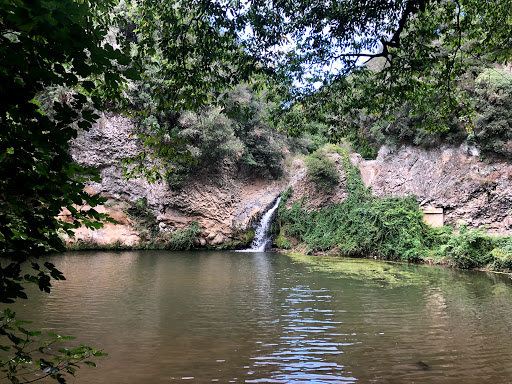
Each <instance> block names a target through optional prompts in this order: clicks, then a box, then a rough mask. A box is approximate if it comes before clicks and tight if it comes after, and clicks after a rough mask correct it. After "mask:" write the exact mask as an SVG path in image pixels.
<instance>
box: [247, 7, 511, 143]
mask: <svg viewBox="0 0 512 384" xmlns="http://www.w3.org/2000/svg"><path fill="white" fill-rule="evenodd" d="M511 6H512V2H511V1H510V0H505V1H502V0H493V1H484V0H460V1H458V0H454V1H436V0H433V1H428V0H408V1H383V0H372V1H365V2H361V1H357V0H349V1H342V2H326V1H323V0H317V1H251V2H249V5H248V6H247V7H246V8H244V9H243V11H241V13H240V22H241V23H242V25H244V27H245V29H247V28H246V27H247V25H250V30H251V34H250V36H249V37H248V38H246V39H244V43H245V44H246V45H248V46H249V47H250V49H251V50H252V51H253V52H256V53H258V52H266V53H268V55H270V56H272V58H273V61H274V63H275V65H276V66H277V67H278V68H279V71H278V72H279V73H280V74H285V76H287V77H289V78H290V77H291V79H292V82H293V85H295V87H293V88H292V89H291V91H290V93H289V94H288V97H287V98H286V107H285V108H284V109H283V111H282V112H283V115H284V114H285V113H287V114H288V116H286V119H285V121H286V122H287V123H288V124H290V125H291V126H292V132H293V127H297V128H300V124H298V123H300V122H302V121H304V119H308V118H318V117H322V118H324V119H326V120H328V121H329V124H330V125H331V134H332V136H333V137H334V138H337V137H338V138H339V137H342V136H346V135H350V134H352V133H354V129H355V128H354V127H353V126H351V124H350V122H351V117H353V116H354V115H355V114H357V113H359V112H360V111H361V110H363V111H365V112H366V113H368V114H376V115H379V116H380V117H381V118H390V117H391V116H392V115H393V114H394V112H395V111H396V110H398V109H400V108H401V107H402V105H403V104H404V103H406V102H408V103H409V104H410V105H411V110H410V113H411V114H423V115H424V117H425V119H424V121H423V122H422V123H423V125H425V126H428V127H429V128H430V129H431V130H440V129H443V128H444V126H445V124H446V121H447V119H448V118H449V116H452V115H453V114H455V115H456V117H457V118H458V119H459V121H460V122H461V124H465V123H467V121H468V120H471V113H472V105H471V100H469V99H468V95H467V94H466V93H465V92H464V91H463V90H461V89H460V87H458V85H459V84H460V83H461V82H462V81H464V75H465V74H466V69H467V67H468V66H469V65H470V64H471V62H473V61H474V60H475V59H476V60H484V61H486V62H487V63H499V64H504V63H507V62H509V61H510V58H511V57H512V40H511V39H512V14H511V12H510V9H511ZM426 112H428V113H426ZM297 115H299V116H297ZM301 117H302V118H301ZM356 131H357V129H356ZM356 133H357V132H356Z"/></svg>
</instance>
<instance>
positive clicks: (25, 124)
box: [0, 0, 138, 382]
mask: <svg viewBox="0 0 512 384" xmlns="http://www.w3.org/2000/svg"><path fill="white" fill-rule="evenodd" d="M115 3H116V2H115V1H114V0H100V1H87V0H85V1H73V0H62V1H57V2H50V1H43V0H37V1H31V2H22V1H14V0H3V1H2V2H1V6H0V25H1V27H0V63H1V64H0V99H1V100H2V103H1V104H0V173H1V174H2V180H1V181H0V256H1V265H0V302H2V303H12V302H13V301H15V300H17V299H24V298H26V297H27V296H26V293H25V292H24V287H23V284H24V283H34V284H37V285H38V286H39V288H40V289H41V290H42V291H45V292H50V289H51V280H52V279H55V280H62V279H64V276H63V275H62V273H61V272H60V271H59V270H58V269H57V268H56V267H55V266H54V265H53V264H51V263H44V264H43V265H41V264H40V263H39V262H38V261H37V258H38V257H39V256H40V255H42V254H45V253H49V252H54V251H60V250H63V249H64V246H63V243H62V240H61V238H60V234H62V233H66V234H68V235H72V234H73V229H75V228H78V227H80V226H81V225H85V226H87V227H89V228H93V229H94V228H99V227H101V225H102V224H101V221H103V220H108V218H107V217H106V215H104V214H101V213H99V212H98V211H96V210H95V209H94V207H96V206H97V205H99V204H101V203H103V202H104V201H105V200H104V199H103V198H101V197H100V196H98V195H91V194H89V193H87V192H86V191H85V190H84V187H85V184H86V183H87V182H88V181H99V177H98V174H97V172H95V171H94V170H92V169H84V168H83V167H81V166H78V165H76V164H74V163H73V162H72V159H71V156H70V154H69V151H68V142H69V140H71V139H73V138H75V137H76V135H77V130H78V129H89V128H90V127H91V126H92V124H93V123H94V122H96V120H97V119H98V118H99V116H98V115H97V113H96V111H97V110H102V109H104V108H105V107H106V106H107V104H109V105H111V106H112V105H114V104H115V103H120V102H121V101H122V91H123V87H124V84H125V82H126V79H128V78H129V79H135V78H137V77H138V73H137V71H136V70H135V69H134V68H133V67H132V66H131V60H130V57H129V56H128V55H127V53H128V52H127V47H126V46H124V45H123V44H117V43H116V42H115V41H110V42H107V41H106V40H105V39H106V36H107V30H108V27H109V26H110V25H112V24H113V23H115V21H114V20H113V17H112V14H111V12H110V11H111V10H112V9H113V7H114V5H115ZM114 47H118V48H114ZM62 90H64V91H65V92H61V91H62ZM52 92H53V93H52ZM57 93H62V97H53V95H54V94H57ZM41 103H43V104H44V108H43V107H41ZM27 262H29V263H30V264H29V265H27V268H26V270H25V271H26V273H25V274H24V275H22V264H28V263H27ZM29 266H30V267H31V268H30V267H29ZM8 317H9V316H8V315H7V314H6V315H5V316H4V318H3V319H4V322H3V323H2V325H1V326H0V332H1V336H2V339H3V340H4V339H5V338H8V339H9V340H10V342H11V343H12V344H13V346H12V347H11V350H10V351H11V352H15V353H16V356H18V357H19V359H18V360H16V359H14V360H9V362H8V363H6V364H4V365H5V366H8V370H9V373H8V377H9V379H10V380H11V381H12V382H18V380H19V379H18V378H17V376H16V374H15V372H16V369H18V368H19V364H24V363H25V362H26V361H28V357H27V350H26V349H23V348H22V347H23V345H21V344H20V343H21V341H20V340H21V339H20V338H17V337H15V336H13V334H12V333H11V329H10V328H9V327H11V326H12V325H11V320H9V319H8ZM14 324H18V323H14ZM15 327H17V326H16V325H15ZM14 330H15V331H16V330H18V331H20V332H22V333H23V332H24V331H23V329H22V328H19V327H18V328H16V329H14ZM26 335H27V336H30V337H32V336H36V335H35V334H30V333H27V334H26ZM2 343H4V342H2ZM20 348H22V349H20ZM84 348H85V347H84ZM86 349H87V348H85V349H82V350H81V351H78V350H77V354H82V355H83V353H88V352H87V351H86ZM21 351H22V352H23V353H22V352H21ZM39 351H40V352H41V353H42V354H45V353H47V351H46V350H39ZM62 353H63V354H64V357H63V359H64V358H69V362H73V361H75V360H74V357H73V355H69V356H67V357H65V353H64V352H62ZM44 364H47V365H46V366H45V367H43V359H41V360H40V364H39V365H40V368H43V369H45V368H48V369H49V370H50V371H51V372H52V373H51V374H50V375H49V376H50V377H51V378H53V379H55V380H57V381H59V382H64V381H65V380H64V378H63V377H61V373H59V371H60V370H62V369H65V368H63V365H59V367H60V368H59V369H58V370H56V371H54V368H55V365H52V364H53V363H49V362H48V363H44ZM58 364H67V363H65V362H64V360H63V362H62V363H60V362H59V363H58ZM73 364H74V363H72V364H71V365H69V371H68V372H70V371H71V370H72V369H74V368H73V367H74V365H73ZM16 367H18V368H16Z"/></svg>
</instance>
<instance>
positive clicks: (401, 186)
mask: <svg viewBox="0 0 512 384" xmlns="http://www.w3.org/2000/svg"><path fill="white" fill-rule="evenodd" d="M351 161H352V163H354V164H357V165H359V168H360V170H361V176H362V178H363V181H364V183H365V184H366V186H369V187H371V188H372V193H373V194H375V195H378V196H404V195H408V194H412V195H415V196H416V197H417V200H418V202H419V203H420V205H421V206H422V207H439V208H442V209H443V211H444V216H445V223H451V224H455V225H457V224H459V223H461V222H464V223H466V224H467V225H468V226H469V227H473V228H477V227H482V226H484V228H486V229H487V230H489V231H496V232H506V231H508V230H509V229H510V226H511V224H512V217H511V211H510V209H511V207H512V180H511V175H512V164H510V163H508V162H506V161H502V160H497V159H483V158H482V157H480V154H479V151H478V150H477V149H476V148H474V147H468V146H467V145H465V144H463V145H461V146H460V147H448V146H442V147H440V148H435V149H428V150H426V149H422V148H417V147H410V146H401V147H399V148H397V149H394V150H391V149H390V148H389V147H386V146H384V147H382V148H381V149H380V151H379V154H378V157H377V159H376V160H372V161H368V160H363V159H362V158H361V156H359V155H357V154H353V155H351Z"/></svg>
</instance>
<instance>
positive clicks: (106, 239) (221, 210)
mask: <svg viewBox="0 0 512 384" xmlns="http://www.w3.org/2000/svg"><path fill="white" fill-rule="evenodd" d="M132 128H133V126H132V123H131V121H130V119H129V118H128V117H124V116H119V115H113V114H106V115H103V116H102V117H101V119H100V120H99V122H98V123H97V124H96V125H95V126H93V127H92V128H91V129H90V130H89V131H88V132H81V133H80V135H79V137H78V138H77V139H76V140H75V141H74V142H73V143H72V144H71V154H72V156H73V159H74V160H75V161H76V162H78V163H79V164H81V165H83V166H90V167H94V168H96V169H97V170H98V171H99V172H100V175H101V178H102V181H101V183H92V184H90V185H89V186H88V188H89V190H90V191H91V192H94V193H100V194H102V195H103V196H105V197H107V198H108V199H109V200H108V202H107V205H106V207H107V208H106V210H107V212H109V213H113V214H115V216H116V219H117V220H118V221H119V222H121V223H122V224H121V226H120V227H117V229H116V230H115V231H113V230H112V228H110V225H108V224H107V225H108V226H107V227H105V228H104V229H103V230H100V231H96V232H91V231H88V230H85V229H81V230H79V231H77V233H76V239H75V240H71V239H69V240H68V241H79V240H80V241H85V242H92V243H95V244H106V243H114V242H116V241H118V242H120V243H121V244H127V245H133V244H134V243H135V242H136V240H135V237H136V236H138V235H137V233H138V231H137V229H136V228H135V227H136V225H135V223H133V220H130V219H129V218H128V217H127V215H126V209H122V208H119V207H123V206H124V205H127V206H129V205H130V204H134V203H135V202H136V201H138V200H141V199H144V201H145V203H146V205H147V208H148V209H149V210H150V211H151V212H152V213H153V215H154V216H155V226H156V227H158V229H159V230H160V231H163V232H166V231H167V232H170V231H174V230H177V229H183V228H185V227H187V226H188V225H189V224H190V223H191V222H192V221H194V220H197V221H198V223H199V226H200V227H201V228H202V233H201V238H200V239H199V242H200V244H201V245H203V246H205V245H212V246H215V245H219V244H222V243H225V242H228V241H231V240H232V234H233V229H234V228H237V229H244V228H247V227H249V226H251V225H253V224H254V222H255V221H257V220H258V218H259V217H261V215H262V213H263V212H265V211H266V209H267V208H268V207H269V206H271V204H272V203H273V202H274V201H275V199H276V198H277V196H279V195H280V193H281V192H282V191H283V190H284V188H285V185H283V184H282V183H279V182H276V181H269V180H265V179H260V178H257V177H253V176H251V175H246V174H240V173H239V172H238V171H237V168H236V166H235V165H234V164H232V163H230V162H229V161H226V162H224V163H223V164H222V166H221V167H220V169H216V170H215V171H211V170H210V169H203V170H200V171H199V173H198V174H197V175H194V177H191V178H190V179H189V180H188V181H187V182H185V183H184V185H183V187H182V188H181V189H180V190H178V191H176V190H171V189H170V188H169V187H168V185H167V183H166V182H165V181H163V180H159V181H156V182H154V183H150V182H148V181H147V180H145V179H142V178H138V179H129V180H127V179H126V178H125V177H124V174H123V169H124V167H125V166H124V165H123V164H122V160H123V159H124V158H127V157H134V156H135V155H137V154H138V153H139V152H140V150H141V146H140V145H138V144H137V140H136V138H135V137H133V136H132V135H131V133H132ZM148 165H151V164H148ZM217 168H218V167H217ZM113 207H118V208H115V209H114V208H113ZM139 232H140V231H139ZM139 235H140V233H139ZM134 236H135V237H134ZM138 240H139V241H140V240H142V239H140V236H139V239H138Z"/></svg>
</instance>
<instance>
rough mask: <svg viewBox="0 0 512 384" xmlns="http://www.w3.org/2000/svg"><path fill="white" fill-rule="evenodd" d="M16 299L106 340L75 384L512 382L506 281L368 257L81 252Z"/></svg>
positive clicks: (46, 319)
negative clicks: (25, 297) (50, 283)
mask: <svg viewBox="0 0 512 384" xmlns="http://www.w3.org/2000/svg"><path fill="white" fill-rule="evenodd" d="M50 260H51V261H52V262H54V263H55V264H56V265H57V266H58V267H59V268H60V269H61V270H62V271H63V272H64V274H65V276H66V277H67V278H68V280H67V281H64V282H59V283H57V284H55V287H54V290H53V292H52V293H51V294H50V295H43V294H37V292H32V293H31V294H32V297H33V298H35V297H36V296H37V298H38V300H31V301H30V302H28V303H26V304H25V305H23V306H18V307H17V308H16V310H17V312H18V317H20V318H29V319H33V320H35V321H34V323H35V324H34V326H39V327H41V328H43V329H44V330H45V331H54V330H58V331H59V333H61V334H71V335H74V336H77V337H78V340H77V342H79V343H84V344H89V345H92V346H94V347H96V348H103V349H105V351H107V352H108V353H109V356H108V357H103V358H99V359H97V360H96V362H97V363H98V367H97V368H82V369H80V370H79V372H78V374H77V379H76V380H75V381H73V380H71V382H74V383H83V384H87V383H95V384H96V383H100V384H101V383H105V384H106V383H108V384H112V383H123V384H131V383H178V382H183V383H211V382H219V383H231V382H232V383H310V384H311V383H315V384H317V383H318V384H320V383H356V382H357V383H493V384H497V383H512V280H511V279H510V278H508V277H506V276H498V275H489V274H485V273H481V272H472V271H459V270H453V269H447V268H441V267H429V266H416V265H407V264H399V263H389V262H377V261H371V260H354V259H332V258H319V257H306V256H298V255H297V256H288V255H280V254H276V253H234V252H196V253H192V252H185V253H181V252H166V251H137V252H97V253H96V252H87V253H85V252H83V253H67V254H63V255H57V256H53V257H51V258H50Z"/></svg>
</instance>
